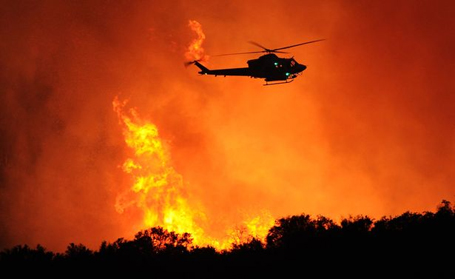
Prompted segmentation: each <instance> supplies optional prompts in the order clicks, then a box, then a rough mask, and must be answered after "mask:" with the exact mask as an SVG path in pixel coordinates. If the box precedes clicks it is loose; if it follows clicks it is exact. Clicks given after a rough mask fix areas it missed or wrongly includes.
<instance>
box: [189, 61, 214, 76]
mask: <svg viewBox="0 0 455 279" xmlns="http://www.w3.org/2000/svg"><path fill="white" fill-rule="evenodd" d="M191 64H195V65H196V66H197V67H198V68H199V69H201V71H199V73H200V74H207V73H209V72H210V70H209V69H207V68H206V67H205V66H204V65H202V64H201V63H199V61H198V60H194V61H189V62H185V66H186V67H188V66H189V65H191Z"/></svg>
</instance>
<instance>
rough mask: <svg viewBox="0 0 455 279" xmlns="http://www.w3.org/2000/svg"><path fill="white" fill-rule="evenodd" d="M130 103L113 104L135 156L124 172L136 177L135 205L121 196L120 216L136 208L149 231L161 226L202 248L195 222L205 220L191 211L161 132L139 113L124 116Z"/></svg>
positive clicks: (132, 112)
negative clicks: (183, 234)
mask: <svg viewBox="0 0 455 279" xmlns="http://www.w3.org/2000/svg"><path fill="white" fill-rule="evenodd" d="M126 103H127V101H123V102H121V101H119V99H118V98H117V97H116V98H115V99H114V101H113V107H114V111H115V112H116V113H117V115H118V118H119V121H120V124H121V125H122V126H123V128H124V129H123V135H124V137H125V143H126V144H127V146H128V147H129V148H131V149H132V150H133V151H134V152H133V157H134V158H128V159H127V160H125V162H124V163H123V166H122V169H123V171H124V172H126V173H128V174H130V175H131V176H132V177H133V181H134V184H133V186H132V187H131V191H132V192H133V193H135V194H136V195H135V197H134V199H133V200H132V201H125V196H128V197H131V195H122V196H120V198H119V199H118V201H117V204H116V208H117V211H118V212H120V213H121V212H123V211H124V210H125V208H126V207H128V206H131V205H136V206H138V207H139V208H140V209H142V211H143V212H144V225H145V226H146V227H154V226H161V227H163V228H165V229H167V230H168V231H174V232H176V233H185V232H187V233H190V234H191V235H192V237H193V241H194V243H195V244H201V243H203V242H202V239H201V237H202V235H203V230H202V229H201V228H200V227H199V226H198V225H197V224H196V220H197V219H198V218H199V219H203V218H204V215H203V213H202V211H200V210H196V209H193V208H191V207H190V206H189V205H188V201H187V199H186V198H185V192H184V189H183V181H182V177H181V175H180V174H178V173H177V172H176V171H175V169H174V168H173V167H172V166H171V165H170V156H169V151H168V148H167V146H166V144H165V143H164V142H163V141H162V140H161V139H160V137H159V135H158V129H157V127H156V126H155V125H153V124H152V123H150V122H147V121H143V120H142V119H141V118H140V117H139V114H138V112H137V110H136V109H134V108H132V109H130V110H129V113H125V112H124V110H125V105H126Z"/></svg>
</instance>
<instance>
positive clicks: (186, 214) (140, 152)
mask: <svg viewBox="0 0 455 279" xmlns="http://www.w3.org/2000/svg"><path fill="white" fill-rule="evenodd" d="M189 26H190V27H191V29H192V30H193V31H195V32H196V33H197V35H198V38H197V39H195V40H193V42H192V43H191V44H190V46H189V47H188V52H187V53H186V56H187V58H189V59H193V60H199V59H204V58H207V56H206V55H204V50H203V48H202V47H201V45H202V42H203V41H204V39H205V35H204V33H203V32H202V28H201V25H200V24H199V23H198V22H197V21H194V20H190V22H189ZM127 102H128V100H124V101H120V100H119V99H118V97H115V98H114V100H113V102H112V104H113V109H114V111H115V112H116V113H117V116H118V119H119V123H120V125H121V126H122V127H123V136H124V138H125V143H126V145H127V147H128V148H129V149H130V150H131V151H132V152H131V158H128V159H126V160H125V161H124V163H123V165H122V170H123V171H124V172H125V173H127V174H129V175H130V176H131V177H132V181H133V185H132V186H131V187H130V189H129V190H128V192H127V193H122V194H120V195H119V196H118V198H117V203H116V205H115V206H116V209H117V211H118V212H119V213H122V212H123V211H124V210H125V209H127V208H128V207H130V206H137V207H138V208H139V209H140V210H141V211H142V212H143V224H142V226H143V227H144V229H148V228H150V227H157V226H160V227H162V228H164V229H166V230H167V231H173V232H176V233H179V234H182V233H189V234H191V236H192V238H193V244H194V245H196V246H212V247H214V248H216V249H218V250H223V249H227V248H229V246H230V245H232V244H241V243H244V242H247V241H249V240H251V239H252V237H254V238H256V239H260V240H261V241H262V240H264V238H265V236H266V235H267V233H268V230H269V229H270V228H271V227H272V226H273V224H274V219H273V218H272V216H270V214H268V213H267V212H262V213H261V214H258V215H254V216H253V217H251V216H247V217H245V218H244V220H245V221H243V222H242V223H241V225H239V226H233V227H234V229H231V228H227V229H226V228H223V229H222V230H220V228H211V227H210V224H211V223H210V222H209V221H208V220H207V217H206V214H205V213H204V209H203V207H202V206H201V205H200V203H199V202H198V201H195V200H194V199H191V196H190V195H189V194H188V193H187V192H186V189H185V187H184V186H185V184H184V183H183V178H182V176H181V175H180V174H179V173H178V172H177V171H176V170H175V169H174V168H173V167H172V165H171V160H170V159H171V157H170V152H169V147H168V146H167V144H166V143H165V142H164V141H163V140H162V139H161V138H160V136H159V133H158V128H157V127H156V126H155V125H154V124H153V123H151V122H150V121H148V120H144V119H142V118H141V117H140V115H139V113H138V111H137V109H135V108H130V109H128V110H127V109H126V105H127ZM217 218H223V216H217ZM223 230H224V233H223ZM207 232H211V233H212V234H213V233H215V234H217V235H224V237H223V236H222V237H218V238H217V239H214V238H212V237H211V236H210V235H209V234H208V233H207ZM220 232H221V233H220Z"/></svg>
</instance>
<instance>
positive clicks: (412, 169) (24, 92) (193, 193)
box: [0, 1, 455, 251]
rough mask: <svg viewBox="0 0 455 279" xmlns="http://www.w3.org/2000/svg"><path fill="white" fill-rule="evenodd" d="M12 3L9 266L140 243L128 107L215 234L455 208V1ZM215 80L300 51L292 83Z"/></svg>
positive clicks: (6, 133)
mask: <svg viewBox="0 0 455 279" xmlns="http://www.w3.org/2000/svg"><path fill="white" fill-rule="evenodd" d="M258 3H259V2H258V1H38V2H31V1H6V3H4V4H3V5H2V6H3V7H2V9H1V10H0V36H1V38H2V39H1V41H0V224H1V225H0V248H1V249H3V248H5V247H11V246H12V245H15V244H29V245H32V246H34V245H36V244H38V243H39V244H42V245H43V246H44V247H46V248H48V249H49V250H52V251H63V250H64V249H65V248H66V246H67V245H68V244H69V243H70V242H74V243H83V244H85V245H87V246H88V247H90V248H93V249H98V248H99V244H100V243H101V241H103V240H106V241H115V240H116V239H117V238H119V237H128V236H131V235H133V234H134V233H136V232H137V231H138V230H139V229H141V226H140V222H139V221H140V220H141V218H142V216H140V212H139V211H137V210H134V208H131V209H130V210H125V212H123V213H122V214H119V213H118V212H117V211H116V210H115V202H116V198H117V196H118V195H119V193H121V192H124V191H125V189H128V188H129V187H131V181H130V177H129V176H128V175H127V174H125V173H124V172H122V170H121V167H119V166H121V165H122V164H123V162H124V161H125V159H126V156H127V152H128V149H127V147H126V146H125V143H124V139H123V136H122V128H121V126H120V125H119V123H118V119H117V115H116V114H115V112H113V110H112V101H113V100H114V98H115V97H116V96H119V97H120V98H122V99H129V105H130V106H132V107H136V108H137V110H138V111H139V112H140V113H141V115H142V116H143V117H144V118H147V119H149V120H150V121H152V122H153V123H154V124H155V125H156V126H157V128H158V129H159V131H160V135H161V137H162V139H163V140H164V141H165V142H166V143H167V144H168V146H169V148H170V150H169V151H170V153H171V158H172V160H173V161H172V165H173V167H174V168H175V170H176V171H177V172H178V173H180V174H181V175H182V177H183V179H184V181H185V182H184V183H186V184H185V185H186V187H187V191H188V194H189V195H190V197H191V199H193V200H195V201H198V202H200V203H201V204H203V206H204V208H205V210H206V214H207V216H208V217H209V220H211V222H213V223H229V224H231V223H232V224H235V223H236V222H239V220H241V218H242V216H243V215H244V214H250V213H252V214H255V213H257V212H260V211H262V210H267V211H268V212H270V213H271V214H272V215H273V216H275V217H285V216H288V215H294V214H301V213H307V214H311V215H317V214H321V215H324V216H326V217H330V218H333V219H334V220H338V219H339V218H341V217H347V216H349V215H357V214H363V215H368V216H371V217H373V218H380V217H382V216H384V215H395V214H401V213H403V212H404V211H408V210H409V211H419V212H420V211H433V210H434V209H435V207H436V205H437V204H438V203H439V202H440V201H441V200H442V199H446V200H451V201H453V200H454V195H455V185H454V181H455V167H454V166H455V79H454V76H455V52H454V49H455V31H454V30H455V18H454V17H453V15H454V14H455V4H454V2H453V1H294V2H292V3H289V2H286V1H261V4H258ZM189 20H196V21H197V22H199V23H200V24H201V25H202V28H203V30H204V34H205V36H206V37H205V41H204V44H203V47H204V50H205V52H206V54H207V55H209V56H211V55H212V56H211V57H210V59H209V60H208V61H207V62H206V63H205V65H206V66H208V67H209V68H229V67H245V66H246V61H247V60H248V59H253V58H256V57H258V56H257V55H239V56H225V57H213V55H216V54H223V53H231V52H245V51H256V50H260V49H258V48H257V47H255V46H254V45H251V44H248V41H255V42H258V43H260V44H262V45H264V46H266V47H268V48H278V47H283V46H287V45H292V44H297V43H300V42H305V41H310V40H316V39H326V40H325V41H323V42H318V43H315V44H309V45H304V46H300V47H297V48H293V49H289V51H290V52H291V53H290V54H288V56H294V58H295V59H296V60H297V61H298V62H299V63H302V64H305V65H307V66H308V68H307V70H306V71H305V72H304V73H303V75H302V76H300V77H299V78H297V79H296V80H295V81H294V82H293V83H291V84H286V85H279V86H262V84H263V81H262V80H259V79H250V78H248V77H226V78H224V77H212V76H199V75H198V74H197V72H198V71H199V69H197V68H196V67H194V66H190V67H187V68H186V67H184V66H183V65H184V62H185V51H186V50H187V47H188V45H189V43H190V42H191V41H192V40H193V39H195V38H197V34H195V32H194V31H192V30H191V28H190V27H189V26H188V22H189Z"/></svg>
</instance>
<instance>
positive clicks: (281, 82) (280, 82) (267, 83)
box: [263, 79, 294, 86]
mask: <svg viewBox="0 0 455 279" xmlns="http://www.w3.org/2000/svg"><path fill="white" fill-rule="evenodd" d="M293 81H294V80H293V79H291V80H286V81H278V82H268V81H266V82H265V84H263V85H264V86H268V85H277V84H285V83H291V82H293Z"/></svg>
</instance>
